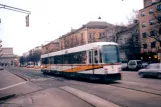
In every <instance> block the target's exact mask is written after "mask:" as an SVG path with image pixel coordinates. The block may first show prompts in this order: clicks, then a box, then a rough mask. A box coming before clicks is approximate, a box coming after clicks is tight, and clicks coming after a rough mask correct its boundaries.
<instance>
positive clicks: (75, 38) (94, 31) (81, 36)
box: [42, 21, 114, 54]
mask: <svg viewBox="0 0 161 107" xmlns="http://www.w3.org/2000/svg"><path fill="white" fill-rule="evenodd" d="M113 26H114V25H112V24H109V23H107V22H104V21H90V22H88V23H87V24H85V25H83V26H82V27H80V28H79V29H72V30H71V31H70V32H68V33H67V34H65V35H62V36H61V37H59V39H57V40H54V41H56V42H50V43H48V44H46V45H44V46H43V49H42V53H43V54H45V53H50V52H54V51H58V50H63V49H68V48H72V47H76V46H79V45H83V44H87V43H92V42H101V41H107V40H108V38H107V37H108V36H107V35H106V34H109V33H108V31H107V29H106V28H109V27H110V28H111V27H113Z"/></svg>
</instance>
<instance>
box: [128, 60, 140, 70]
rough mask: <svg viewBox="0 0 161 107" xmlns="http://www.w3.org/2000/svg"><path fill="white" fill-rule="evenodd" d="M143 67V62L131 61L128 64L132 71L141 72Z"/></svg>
mask: <svg viewBox="0 0 161 107" xmlns="http://www.w3.org/2000/svg"><path fill="white" fill-rule="evenodd" d="M142 67H143V66H142V61H141V60H130V61H129V62H128V69H130V70H139V69H141V68H142Z"/></svg>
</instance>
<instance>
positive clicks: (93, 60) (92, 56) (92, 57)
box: [88, 49, 99, 74]
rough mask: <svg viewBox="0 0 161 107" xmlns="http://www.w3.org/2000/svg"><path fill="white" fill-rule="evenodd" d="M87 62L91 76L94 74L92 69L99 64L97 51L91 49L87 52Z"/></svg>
mask: <svg viewBox="0 0 161 107" xmlns="http://www.w3.org/2000/svg"><path fill="white" fill-rule="evenodd" d="M88 58H89V59H88V62H89V64H90V65H91V66H92V74H94V68H95V66H96V64H98V63H99V57H98V50H97V49H92V50H89V51H88Z"/></svg>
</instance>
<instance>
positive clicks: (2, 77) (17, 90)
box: [0, 70, 41, 102]
mask: <svg viewBox="0 0 161 107" xmlns="http://www.w3.org/2000/svg"><path fill="white" fill-rule="evenodd" d="M39 89H41V88H40V87H38V86H35V85H34V84H33V83H31V82H29V81H25V80H23V79H22V78H20V77H18V76H16V75H14V74H12V73H11V72H8V71H7V70H0V102H1V101H2V100H6V99H8V98H10V97H15V96H17V95H22V94H26V93H30V92H33V91H36V90H39Z"/></svg>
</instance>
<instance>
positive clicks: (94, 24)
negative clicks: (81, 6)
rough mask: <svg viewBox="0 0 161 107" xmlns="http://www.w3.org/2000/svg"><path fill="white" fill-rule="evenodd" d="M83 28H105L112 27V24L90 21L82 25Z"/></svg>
mask: <svg viewBox="0 0 161 107" xmlns="http://www.w3.org/2000/svg"><path fill="white" fill-rule="evenodd" d="M83 26H84V27H85V28H106V27H108V26H112V24H110V23H107V22H105V21H90V22H88V23H87V24H85V25H83Z"/></svg>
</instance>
